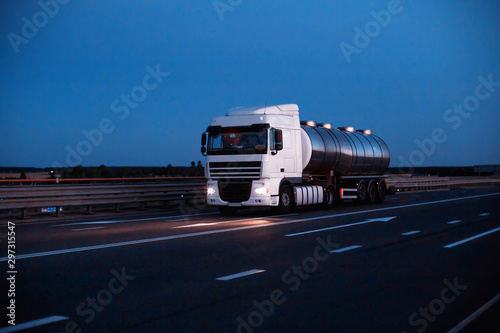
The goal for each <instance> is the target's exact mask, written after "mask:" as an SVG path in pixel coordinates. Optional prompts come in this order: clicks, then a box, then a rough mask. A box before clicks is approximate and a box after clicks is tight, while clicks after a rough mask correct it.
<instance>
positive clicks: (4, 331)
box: [0, 316, 69, 333]
mask: <svg viewBox="0 0 500 333" xmlns="http://www.w3.org/2000/svg"><path fill="white" fill-rule="evenodd" d="M67 319H69V318H68V317H63V316H51V317H46V318H42V319H37V320H32V321H28V322H26V323H22V324H16V325H14V326H7V327H2V328H0V333H10V332H17V331H21V330H26V329H28V328H33V327H37V326H42V325H47V324H50V323H55V322H58V321H62V320H67Z"/></svg>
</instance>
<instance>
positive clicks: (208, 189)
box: [207, 186, 215, 195]
mask: <svg viewBox="0 0 500 333" xmlns="http://www.w3.org/2000/svg"><path fill="white" fill-rule="evenodd" d="M214 193H215V188H213V187H212V186H209V187H207V194H208V195H212V194H214Z"/></svg>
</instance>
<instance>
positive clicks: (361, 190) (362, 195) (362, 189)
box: [358, 180, 366, 203]
mask: <svg viewBox="0 0 500 333" xmlns="http://www.w3.org/2000/svg"><path fill="white" fill-rule="evenodd" d="M365 200H366V182H365V181H364V180H362V181H360V182H359V185H358V202H359V203H364V202H365Z"/></svg>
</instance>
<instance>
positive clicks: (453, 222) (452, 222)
mask: <svg viewBox="0 0 500 333" xmlns="http://www.w3.org/2000/svg"><path fill="white" fill-rule="evenodd" d="M460 222H462V220H454V221H450V222H446V223H448V224H455V223H460Z"/></svg>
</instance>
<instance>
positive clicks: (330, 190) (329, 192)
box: [323, 185, 335, 209]
mask: <svg viewBox="0 0 500 333" xmlns="http://www.w3.org/2000/svg"><path fill="white" fill-rule="evenodd" d="M334 205H335V188H334V187H333V185H328V186H327V187H326V188H325V195H324V201H323V207H324V208H326V209H330V208H333V206H334Z"/></svg>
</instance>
